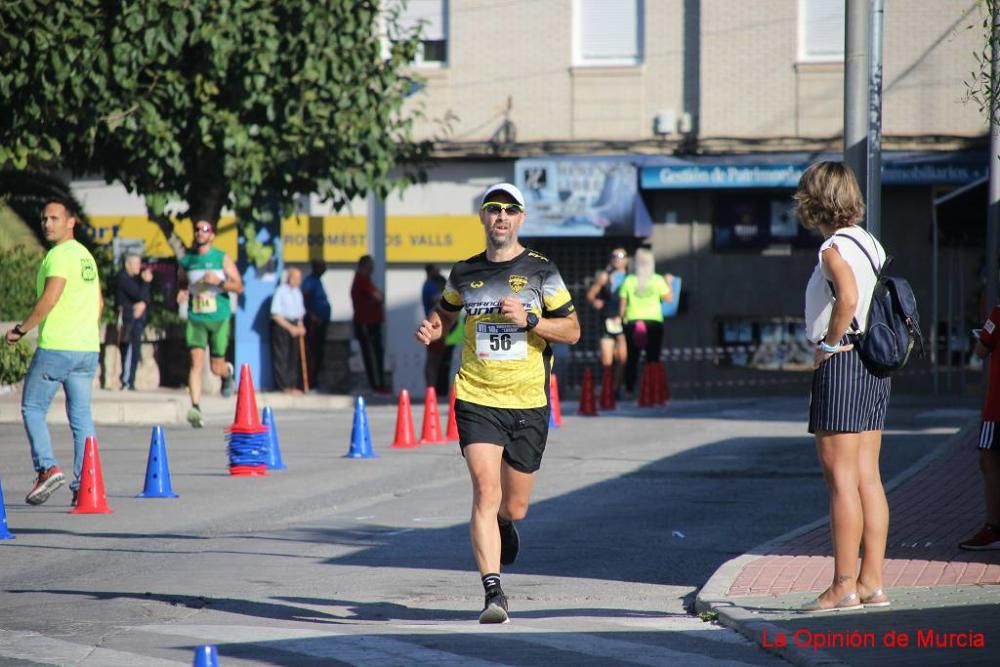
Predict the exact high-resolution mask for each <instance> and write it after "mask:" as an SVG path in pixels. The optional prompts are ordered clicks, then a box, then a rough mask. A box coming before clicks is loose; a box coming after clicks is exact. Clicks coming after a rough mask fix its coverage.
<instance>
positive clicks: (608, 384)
mask: <svg viewBox="0 0 1000 667" xmlns="http://www.w3.org/2000/svg"><path fill="white" fill-rule="evenodd" d="M614 369H615V367H614V366H605V367H604V374H603V375H602V376H601V410H614V409H615V407H616V405H615V370H614Z"/></svg>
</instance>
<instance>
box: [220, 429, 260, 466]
mask: <svg viewBox="0 0 1000 667" xmlns="http://www.w3.org/2000/svg"><path fill="white" fill-rule="evenodd" d="M270 438H271V436H270V435H268V432H267V431H261V432H260V433H242V432H236V431H234V432H232V433H228V434H226V440H227V441H228V444H227V446H226V450H227V452H228V453H229V468H230V471H233V470H236V471H239V472H243V471H245V470H254V469H259V470H262V471H266V470H267V460H268V454H267V450H268V444H269V442H268V441H269V440H270ZM233 474H236V473H233Z"/></svg>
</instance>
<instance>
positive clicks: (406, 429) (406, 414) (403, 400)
mask: <svg viewBox="0 0 1000 667" xmlns="http://www.w3.org/2000/svg"><path fill="white" fill-rule="evenodd" d="M392 446H393V448H394V449H401V448H404V447H419V446H420V443H418V442H417V438H416V436H415V435H414V433H413V412H412V411H411V410H410V392H408V391H406V390H405V389H404V390H403V391H401V392H399V409H398V411H397V412H396V439H395V440H393V442H392Z"/></svg>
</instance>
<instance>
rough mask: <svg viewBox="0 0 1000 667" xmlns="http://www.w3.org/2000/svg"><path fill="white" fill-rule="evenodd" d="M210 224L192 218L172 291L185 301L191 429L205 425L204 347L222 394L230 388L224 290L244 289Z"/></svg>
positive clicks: (227, 393) (231, 372) (227, 310)
mask: <svg viewBox="0 0 1000 667" xmlns="http://www.w3.org/2000/svg"><path fill="white" fill-rule="evenodd" d="M214 240H215V228H214V227H213V226H212V223H210V222H209V221H207V220H199V221H197V222H195V223H194V243H193V244H192V246H191V250H190V251H189V252H188V253H186V254H185V255H184V256H183V257H181V259H180V268H179V270H178V277H179V282H180V285H181V286H182V288H183V287H184V286H185V285H186V286H187V287H186V288H184V289H181V290H180V291H179V292H178V293H177V302H178V303H187V304H188V320H187V328H186V330H185V332H184V337H185V339H186V342H187V347H188V350H189V351H190V354H191V371H190V374H189V375H188V391H189V392H190V393H191V409H190V410H189V411H188V416H187V418H188V422H190V424H191V426H194V427H195V428H201V427H202V426H204V425H205V420H204V419H203V418H202V415H201V406H199V405H198V402H199V401H200V400H201V374H202V369H203V368H204V366H205V348H206V347H208V349H209V354H210V355H211V368H212V372H213V373H215V374H216V375H218V376H219V377H220V378H222V395H223V396H231V395H232V393H233V380H234V377H233V375H234V370H233V365H232V364H230V363H228V362H227V361H226V347H227V346H228V345H229V318H230V315H232V308H231V307H230V305H229V293H230V292H233V293H235V294H241V293H242V292H243V279H242V278H240V273H239V271H238V270H237V269H236V263H235V262H234V261H233V260H232V259H231V258H230V257H229V256H228V255H227V254H226V253H224V252H222V251H221V250H219V249H218V248H214V247H212V241H214Z"/></svg>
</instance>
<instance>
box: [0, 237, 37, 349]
mask: <svg viewBox="0 0 1000 667" xmlns="http://www.w3.org/2000/svg"><path fill="white" fill-rule="evenodd" d="M41 263H42V255H41V254H40V253H39V252H38V251H37V250H35V249H33V248H29V247H27V246H15V247H13V248H10V249H9V250H0V322H19V321H20V320H22V319H23V318H25V317H27V315H28V313H30V312H31V308H32V306H34V305H35V300H36V296H35V274H37V273H38V266H39V265H40V264H41ZM4 344H5V343H3V342H2V341H0V345H4Z"/></svg>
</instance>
